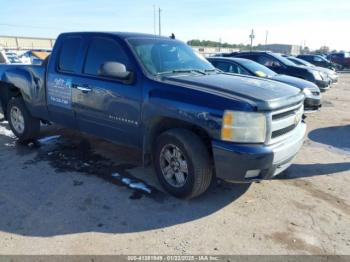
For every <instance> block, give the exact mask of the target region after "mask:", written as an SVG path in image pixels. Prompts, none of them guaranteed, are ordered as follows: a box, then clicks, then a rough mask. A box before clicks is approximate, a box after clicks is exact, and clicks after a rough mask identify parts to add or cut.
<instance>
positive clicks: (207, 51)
mask: <svg viewBox="0 0 350 262" xmlns="http://www.w3.org/2000/svg"><path fill="white" fill-rule="evenodd" d="M191 47H192V48H193V50H195V51H196V52H198V53H200V54H201V55H203V56H206V57H209V56H212V55H214V54H217V53H232V52H238V51H239V49H237V48H226V47H208V46H191Z"/></svg>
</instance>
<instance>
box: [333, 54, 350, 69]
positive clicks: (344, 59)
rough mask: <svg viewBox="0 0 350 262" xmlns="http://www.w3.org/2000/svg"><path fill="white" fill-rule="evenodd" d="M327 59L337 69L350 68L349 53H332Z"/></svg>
mask: <svg viewBox="0 0 350 262" xmlns="http://www.w3.org/2000/svg"><path fill="white" fill-rule="evenodd" d="M328 59H329V60H330V61H332V62H333V63H335V64H337V65H339V69H340V70H343V69H346V68H350V53H349V52H341V53H332V54H330V55H329V56H328Z"/></svg>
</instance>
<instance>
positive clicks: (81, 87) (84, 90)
mask: <svg viewBox="0 0 350 262" xmlns="http://www.w3.org/2000/svg"><path fill="white" fill-rule="evenodd" d="M77 89H78V90H80V91H81V92H83V93H89V92H91V91H92V89H91V88H88V87H84V86H77Z"/></svg>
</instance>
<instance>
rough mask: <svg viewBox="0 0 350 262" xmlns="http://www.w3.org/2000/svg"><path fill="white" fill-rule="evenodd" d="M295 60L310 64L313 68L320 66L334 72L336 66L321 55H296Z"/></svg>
mask: <svg viewBox="0 0 350 262" xmlns="http://www.w3.org/2000/svg"><path fill="white" fill-rule="evenodd" d="M297 58H300V59H303V60H305V61H308V62H310V63H311V64H313V65H315V66H320V67H324V68H328V69H332V70H335V69H336V65H335V64H334V63H332V62H331V61H329V60H328V59H327V58H325V57H323V56H321V55H298V56H297Z"/></svg>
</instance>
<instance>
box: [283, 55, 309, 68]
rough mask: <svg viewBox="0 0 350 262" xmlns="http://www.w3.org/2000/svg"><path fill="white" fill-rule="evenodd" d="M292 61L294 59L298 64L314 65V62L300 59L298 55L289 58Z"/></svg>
mask: <svg viewBox="0 0 350 262" xmlns="http://www.w3.org/2000/svg"><path fill="white" fill-rule="evenodd" d="M289 59H290V60H291V61H293V62H294V63H296V64H299V65H304V66H312V67H314V65H313V64H311V63H309V62H308V61H305V60H303V59H299V58H296V57H291V58H289Z"/></svg>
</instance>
